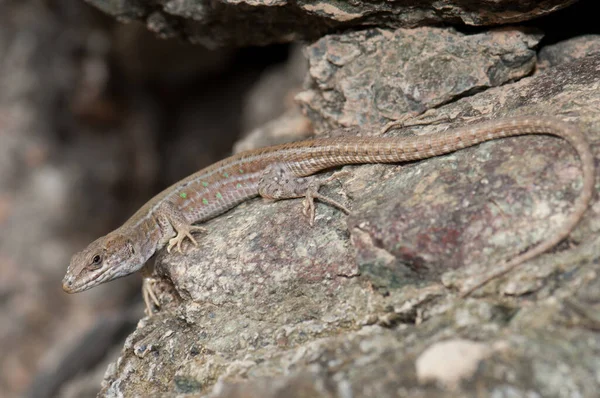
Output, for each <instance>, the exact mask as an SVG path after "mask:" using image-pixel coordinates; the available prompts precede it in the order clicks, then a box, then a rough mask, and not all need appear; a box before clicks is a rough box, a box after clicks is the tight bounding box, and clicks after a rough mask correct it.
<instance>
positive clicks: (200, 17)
mask: <svg viewBox="0 0 600 398" xmlns="http://www.w3.org/2000/svg"><path fill="white" fill-rule="evenodd" d="M86 1H87V2H89V3H90V4H93V5H94V6H96V7H98V8H99V9H101V10H102V11H104V12H106V13H107V14H110V15H113V16H115V17H116V18H118V19H120V20H124V21H131V20H139V21H142V22H144V23H145V24H146V26H147V28H148V29H149V30H151V31H153V32H155V33H156V34H158V35H159V36H161V37H180V38H183V39H185V40H188V41H190V42H192V43H198V44H202V45H204V46H207V47H217V46H222V45H249V44H253V45H264V44H270V43H282V42H290V41H293V40H298V39H314V38H317V37H320V36H322V35H324V34H326V33H332V32H334V31H339V30H343V29H348V28H352V27H354V28H356V27H365V26H388V27H416V26H422V25H434V24H456V25H460V24H464V25H472V26H488V25H504V24H510V23H515V22H522V21H527V20H530V19H533V18H537V17H540V16H543V15H546V14H548V13H551V12H554V11H556V10H558V9H560V8H563V7H566V6H568V5H569V4H572V3H574V2H575V0H526V1H523V0H501V1H500V0H497V1H494V2H493V4H492V3H490V2H489V1H473V0H450V1H444V2H439V1H434V0H423V1H419V2H413V1H408V2H407V1H386V0H377V1H352V2H348V1H332V0H319V1H292V0H217V1H212V0H160V1H152V2H145V1H140V0H117V1H110V2H107V1H105V0H86Z"/></svg>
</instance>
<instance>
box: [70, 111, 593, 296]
mask: <svg viewBox="0 0 600 398" xmlns="http://www.w3.org/2000/svg"><path fill="white" fill-rule="evenodd" d="M528 134H548V135H554V136H557V137H560V138H562V139H565V140H566V141H568V142H569V143H570V144H571V145H572V146H573V148H574V149H575V150H576V152H577V154H578V156H579V159H580V161H581V167H582V174H583V186H582V190H581V193H580V195H579V197H578V198H577V200H576V201H575V203H574V205H573V211H572V212H571V214H570V215H569V216H568V217H567V219H566V220H565V222H564V224H563V225H562V226H561V227H560V228H558V229H556V230H554V231H553V233H552V234H551V235H550V236H549V237H548V238H546V239H545V240H543V241H542V242H540V243H538V244H537V245H536V246H534V247H533V248H531V249H530V250H529V251H527V252H525V253H523V254H521V255H519V256H516V257H514V258H513V259H512V260H510V261H508V262H506V263H504V264H502V265H501V267H500V268H499V270H498V271H496V272H494V273H493V274H492V275H490V276H488V277H486V278H485V279H484V280H483V281H482V282H480V283H478V284H477V285H476V286H473V287H471V288H470V289H468V290H466V291H463V292H462V293H463V295H466V294H469V293H470V292H472V291H473V290H474V289H476V288H478V287H480V286H482V285H483V284H485V283H487V282H488V281H490V280H492V279H494V278H496V277H498V276H500V275H502V274H504V273H506V272H508V271H509V270H511V269H513V268H515V267H516V266H518V265H519V264H521V263H523V262H524V261H527V260H529V259H531V258H533V257H535V256H537V255H539V254H541V253H543V252H545V251H547V250H549V249H550V248H552V247H553V246H555V245H556V244H557V243H558V242H560V241H561V240H563V239H564V238H565V237H566V236H568V235H569V233H570V232H571V230H572V229H573V228H574V227H575V226H576V225H577V223H578V222H579V220H580V219H581V218H582V216H583V214H584V213H585V211H586V209H587V207H588V205H589V202H590V200H591V198H592V193H593V189H594V159H593V155H592V153H591V151H590V147H589V145H588V143H587V141H586V139H585V136H584V135H583V134H582V133H581V132H580V131H579V130H578V129H577V128H575V127H574V126H573V125H570V124H567V123H564V122H562V121H560V120H557V119H554V118H551V117H546V116H544V117H533V116H532V117H519V118H508V119H500V120H495V121H490V122H485V123H481V124H478V125H475V126H466V127H463V128H459V129H456V130H452V131H449V132H445V133H441V134H435V135H427V136H418V137H409V138H398V137H339V138H327V139H317V140H309V141H302V142H296V143H291V144H284V145H278V146H272V147H267V148H261V149H256V150H253V151H248V152H243V153H240V154H237V155H234V156H231V157H229V158H227V159H224V160H222V161H220V162H217V163H215V164H213V165H212V166H209V167H207V168H205V169H203V170H200V171H198V172H197V173H195V174H192V175H191V176H189V177H187V178H185V179H184V180H181V181H179V182H177V183H175V184H173V185H172V186H170V187H169V188H167V189H165V190H164V191H162V192H161V193H159V194H158V195H156V196H155V197H153V198H152V199H150V201H148V203H146V204H145V205H144V206H143V207H142V208H141V209H139V210H138V211H137V212H136V213H135V214H134V215H133V216H132V217H131V218H130V219H129V220H127V221H126V222H125V223H124V224H123V225H122V226H121V227H119V228H118V229H116V230H115V231H113V232H111V233H109V234H108V235H106V236H103V237H101V238H99V239H97V240H95V241H94V242H92V243H91V244H90V245H89V246H88V247H86V248H85V249H84V250H82V251H81V252H79V253H77V254H75V255H74V256H73V258H72V259H71V263H70V265H69V268H68V270H67V273H66V275H65V277H64V280H63V289H64V290H65V291H66V292H68V293H75V292H80V291H83V290H87V289H90V288H92V287H94V286H97V285H99V284H101V283H104V282H108V281H110V280H113V279H116V278H119V277H122V276H126V275H129V274H132V273H134V272H136V271H138V270H140V269H141V268H142V266H143V265H144V263H146V261H148V259H149V258H150V257H151V256H152V255H153V254H154V253H156V251H158V250H160V249H162V248H163V247H165V246H167V244H168V246H167V250H169V251H170V250H171V249H172V248H173V247H177V248H178V249H179V250H181V247H180V245H181V242H183V241H184V240H185V238H188V239H190V240H191V242H192V243H193V244H196V241H195V239H194V238H193V236H192V235H191V233H192V232H194V231H198V230H202V228H201V227H197V226H193V225H192V224H193V223H198V222H202V221H206V220H208V219H210V218H213V217H215V216H217V215H219V214H221V213H223V212H225V211H227V210H229V209H231V208H232V207H235V206H236V205H238V204H239V203H241V202H244V201H246V200H248V199H250V198H253V197H256V196H262V197H264V198H270V199H276V200H279V199H290V198H298V197H306V199H307V200H306V201H305V203H306V205H305V209H304V213H305V214H307V215H308V216H309V218H310V222H311V223H312V220H313V218H314V204H313V200H314V199H315V198H317V199H320V200H322V201H325V202H327V203H330V204H332V205H334V206H337V207H339V208H341V209H342V210H346V209H345V208H344V207H343V206H341V205H340V204H338V203H336V202H334V201H332V200H331V199H328V198H326V197H323V196H321V195H320V194H319V193H318V188H319V185H321V184H322V183H323V180H321V179H320V178H319V177H318V176H313V174H315V173H317V172H319V171H322V170H325V169H329V168H331V167H336V166H341V165H346V164H361V163H397V162H405V161H411V160H418V159H425V158H430V157H434V156H438V155H442V154H445V153H449V152H454V151H456V150H459V149H462V148H466V147H470V146H473V145H476V144H479V143H481V142H484V141H489V140H494V139H498V138H502V137H509V136H516V135H528Z"/></svg>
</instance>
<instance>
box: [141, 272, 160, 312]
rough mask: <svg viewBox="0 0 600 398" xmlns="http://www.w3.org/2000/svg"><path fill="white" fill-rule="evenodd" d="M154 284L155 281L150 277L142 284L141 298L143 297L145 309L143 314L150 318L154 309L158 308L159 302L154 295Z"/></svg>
mask: <svg viewBox="0 0 600 398" xmlns="http://www.w3.org/2000/svg"><path fill="white" fill-rule="evenodd" d="M155 283H156V279H154V278H152V277H145V278H144V281H143V283H142V296H143V297H144V304H146V309H145V310H144V312H145V313H146V315H147V316H149V317H150V316H152V315H153V314H154V308H155V307H156V308H160V301H158V298H157V297H156V294H154V284H155Z"/></svg>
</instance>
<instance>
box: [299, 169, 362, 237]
mask: <svg viewBox="0 0 600 398" xmlns="http://www.w3.org/2000/svg"><path fill="white" fill-rule="evenodd" d="M343 174H347V172H345V171H340V172H338V173H334V174H333V175H332V176H331V177H329V178H327V179H325V180H321V181H314V182H313V183H311V184H310V185H309V187H308V189H307V190H306V195H305V196H304V200H303V201H302V205H303V208H302V214H304V215H305V216H306V217H308V223H309V224H310V226H313V225H314V223H315V199H319V200H320V201H321V202H324V203H327V204H329V205H331V206H333V207H336V208H338V209H340V210H341V211H343V212H344V213H346V214H350V209H348V208H347V207H346V206H344V205H343V204H341V203H339V202H337V201H335V200H333V199H331V198H329V197H327V196H324V195H321V194H320V193H319V187H320V186H321V185H324V184H328V183H329V182H331V181H332V180H334V179H336V178H337V177H339V176H340V175H343Z"/></svg>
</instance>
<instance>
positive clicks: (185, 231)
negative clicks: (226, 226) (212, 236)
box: [167, 225, 206, 253]
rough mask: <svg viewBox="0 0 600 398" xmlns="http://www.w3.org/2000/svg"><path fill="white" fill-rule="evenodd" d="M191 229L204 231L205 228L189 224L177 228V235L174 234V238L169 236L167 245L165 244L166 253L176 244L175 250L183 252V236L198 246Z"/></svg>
mask: <svg viewBox="0 0 600 398" xmlns="http://www.w3.org/2000/svg"><path fill="white" fill-rule="evenodd" d="M192 231H194V232H206V229H205V228H203V227H199V226H197V225H189V226H186V227H185V228H181V229H179V230H178V231H177V235H175V237H174V238H171V239H170V240H169V246H167V253H171V249H173V246H177V251H179V253H183V251H182V250H181V244H182V243H183V241H185V238H188V239H189V240H190V242H192V244H193V245H194V246H198V242H196V239H195V238H194V236H192V234H191V232H192Z"/></svg>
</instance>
